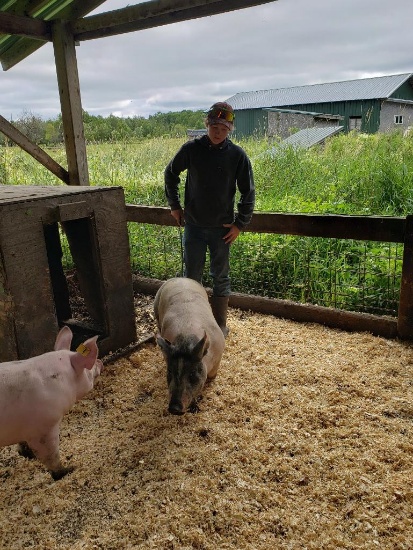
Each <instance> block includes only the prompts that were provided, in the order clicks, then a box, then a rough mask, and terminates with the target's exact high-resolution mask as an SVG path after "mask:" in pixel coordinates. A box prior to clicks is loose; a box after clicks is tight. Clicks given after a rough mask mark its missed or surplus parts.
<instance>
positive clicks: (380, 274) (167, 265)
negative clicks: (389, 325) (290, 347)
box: [128, 223, 403, 317]
mask: <svg viewBox="0 0 413 550" xmlns="http://www.w3.org/2000/svg"><path fill="white" fill-rule="evenodd" d="M128 227H129V236H130V243H131V262H132V269H133V271H134V272H136V273H138V274H139V275H141V276H144V277H151V278H152V277H153V278H157V279H162V280H164V279H168V278H170V277H175V276H177V275H181V273H182V254H181V252H182V249H181V234H180V230H179V228H175V227H165V226H154V225H149V224H148V225H147V224H134V223H129V224H128ZM402 260H403V245H401V244H397V243H378V242H371V241H356V240H345V239H327V238H319V237H297V236H291V235H275V234H255V233H242V234H241V235H240V237H239V238H238V239H237V241H236V242H235V243H234V244H233V245H232V249H231V284H232V290H233V291H234V292H241V293H245V294H251V295H257V296H265V297H271V298H279V299H284V300H292V301H294V302H299V303H305V304H314V305H321V306H326V307H334V308H338V309H343V310H347V311H357V312H364V313H372V314H376V315H388V316H392V317H395V316H397V313H398V304H399V289H400V282H401V271H402ZM203 283H204V284H205V285H206V286H210V285H211V281H210V277H209V259H208V258H207V266H206V269H205V273H204V280H203Z"/></svg>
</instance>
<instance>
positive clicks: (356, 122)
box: [349, 116, 361, 131]
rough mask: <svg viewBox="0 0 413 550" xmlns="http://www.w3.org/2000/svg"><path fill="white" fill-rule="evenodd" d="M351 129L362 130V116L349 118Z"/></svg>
mask: <svg viewBox="0 0 413 550" xmlns="http://www.w3.org/2000/svg"><path fill="white" fill-rule="evenodd" d="M349 129H350V131H351V130H361V116H351V117H350V118H349Z"/></svg>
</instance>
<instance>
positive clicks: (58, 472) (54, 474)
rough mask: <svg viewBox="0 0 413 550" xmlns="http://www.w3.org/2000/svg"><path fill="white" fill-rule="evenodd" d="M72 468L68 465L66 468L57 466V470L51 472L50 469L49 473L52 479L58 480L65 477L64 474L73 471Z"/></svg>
mask: <svg viewBox="0 0 413 550" xmlns="http://www.w3.org/2000/svg"><path fill="white" fill-rule="evenodd" d="M73 470H74V467H73V466H69V467H68V468H59V470H54V471H53V472H52V471H50V475H51V476H52V478H53V479H54V481H58V480H59V479H62V477H65V475H67V474H70V473H71V472H73Z"/></svg>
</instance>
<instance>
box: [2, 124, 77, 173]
mask: <svg viewBox="0 0 413 550" xmlns="http://www.w3.org/2000/svg"><path fill="white" fill-rule="evenodd" d="M0 132H3V134H5V135H6V136H7V137H8V138H10V139H11V140H12V141H14V143H16V144H17V145H18V146H19V147H21V148H22V149H23V150H24V151H26V153H28V154H29V155H31V156H32V157H33V158H34V159H36V160H37V161H38V162H40V164H42V165H43V166H44V167H45V168H47V169H48V170H50V172H52V174H54V175H55V176H57V177H58V178H59V179H61V180H62V181H63V182H64V183H69V172H68V171H67V170H65V169H64V168H63V167H62V166H60V164H58V163H57V162H56V161H55V160H54V159H52V157H50V156H49V155H48V154H47V153H46V152H45V151H43V149H41V148H40V147H39V146H38V145H36V144H35V143H32V142H31V141H30V140H29V138H27V137H26V136H25V135H24V134H22V133H21V132H20V130H18V129H17V128H15V127H14V126H13V125H12V124H10V122H9V121H8V120H6V119H5V118H4V117H3V116H1V115H0Z"/></svg>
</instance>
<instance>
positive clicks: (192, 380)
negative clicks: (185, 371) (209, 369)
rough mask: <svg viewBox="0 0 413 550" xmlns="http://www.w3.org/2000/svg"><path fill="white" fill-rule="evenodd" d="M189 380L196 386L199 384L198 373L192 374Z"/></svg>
mask: <svg viewBox="0 0 413 550" xmlns="http://www.w3.org/2000/svg"><path fill="white" fill-rule="evenodd" d="M188 378H189V382H190V384H196V383H197V382H198V375H197V373H196V372H191V373H190V374H189V377H188Z"/></svg>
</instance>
